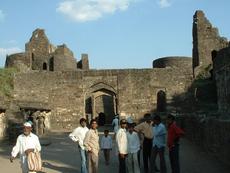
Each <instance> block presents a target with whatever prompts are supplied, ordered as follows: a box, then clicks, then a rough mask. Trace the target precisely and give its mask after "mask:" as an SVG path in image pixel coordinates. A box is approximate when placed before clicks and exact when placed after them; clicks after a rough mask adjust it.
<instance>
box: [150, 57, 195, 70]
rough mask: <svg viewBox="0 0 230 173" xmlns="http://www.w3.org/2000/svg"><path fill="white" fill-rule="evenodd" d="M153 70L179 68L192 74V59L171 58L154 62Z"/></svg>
mask: <svg viewBox="0 0 230 173" xmlns="http://www.w3.org/2000/svg"><path fill="white" fill-rule="evenodd" d="M153 68H179V69H180V71H182V70H184V71H188V72H192V58H191V57H182V56H169V57H163V58H159V59H156V60H154V61H153Z"/></svg>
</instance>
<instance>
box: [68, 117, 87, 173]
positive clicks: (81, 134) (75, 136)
mask: <svg viewBox="0 0 230 173" xmlns="http://www.w3.org/2000/svg"><path fill="white" fill-rule="evenodd" d="M88 131H89V129H88V128H87V127H86V119H85V118H81V119H80V127H77V128H76V129H74V131H73V132H72V133H70V134H69V137H70V138H71V139H72V140H73V141H74V142H77V143H78V148H79V152H80V156H81V173H87V172H88V171H87V167H86V160H87V155H86V150H85V147H84V145H83V141H84V139H85V135H86V133H87V132H88Z"/></svg>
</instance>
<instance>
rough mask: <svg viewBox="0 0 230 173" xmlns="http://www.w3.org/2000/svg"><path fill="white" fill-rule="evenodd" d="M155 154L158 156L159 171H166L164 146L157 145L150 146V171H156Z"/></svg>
mask: <svg viewBox="0 0 230 173" xmlns="http://www.w3.org/2000/svg"><path fill="white" fill-rule="evenodd" d="M157 155H159V157H160V168H161V169H160V172H161V173H166V172H167V171H166V163H165V147H161V148H158V147H157V146H154V147H153V148H152V154H151V162H150V163H151V165H150V170H151V173H155V172H156V163H155V162H156V158H157Z"/></svg>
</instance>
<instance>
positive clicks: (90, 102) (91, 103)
mask: <svg viewBox="0 0 230 173" xmlns="http://www.w3.org/2000/svg"><path fill="white" fill-rule="evenodd" d="M116 113H117V99H116V92H115V90H114V89H113V88H112V87H111V86H109V85H106V84H104V83H98V84H96V85H93V86H92V87H90V89H89V91H88V92H87V94H86V97H85V114H86V117H87V118H88V120H89V121H90V119H92V118H98V122H99V124H100V125H104V124H111V123H112V120H113V118H114V115H115V114H116ZM99 115H100V116H99ZM102 115H103V116H102ZM102 117H103V119H102Z"/></svg>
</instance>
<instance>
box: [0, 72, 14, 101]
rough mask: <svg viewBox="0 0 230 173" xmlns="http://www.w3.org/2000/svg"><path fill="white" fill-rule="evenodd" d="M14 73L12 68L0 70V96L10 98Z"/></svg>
mask: <svg viewBox="0 0 230 173" xmlns="http://www.w3.org/2000/svg"><path fill="white" fill-rule="evenodd" d="M16 72H17V70H16V69H14V68H0V96H3V97H4V96H6V97H11V94H12V91H13V79H14V74H15V73H16Z"/></svg>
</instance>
